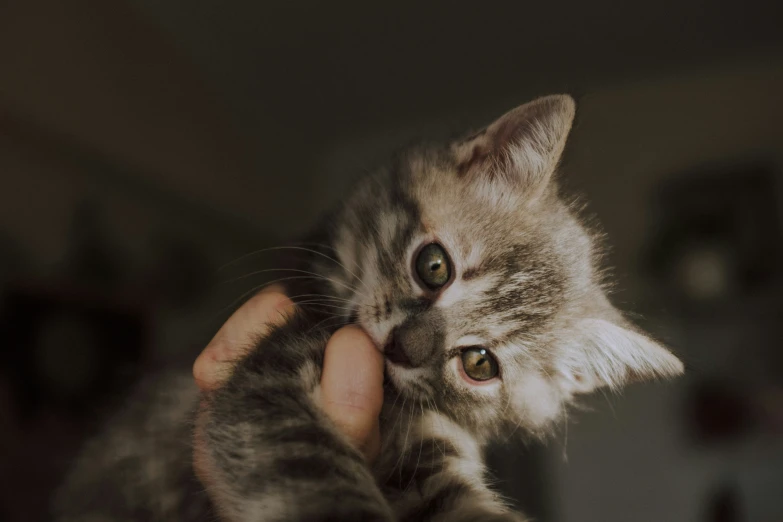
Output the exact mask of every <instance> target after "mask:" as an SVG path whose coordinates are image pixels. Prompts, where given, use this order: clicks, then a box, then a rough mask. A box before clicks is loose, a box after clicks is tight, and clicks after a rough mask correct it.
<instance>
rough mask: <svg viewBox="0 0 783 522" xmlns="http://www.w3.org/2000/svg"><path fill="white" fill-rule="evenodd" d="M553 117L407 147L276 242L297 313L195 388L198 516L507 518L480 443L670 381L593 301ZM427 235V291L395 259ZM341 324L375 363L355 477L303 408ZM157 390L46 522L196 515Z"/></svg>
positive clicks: (346, 448)
mask: <svg viewBox="0 0 783 522" xmlns="http://www.w3.org/2000/svg"><path fill="white" fill-rule="evenodd" d="M573 111H574V107H573V102H572V101H571V99H570V98H568V97H564V96H560V97H548V98H542V99H540V100H537V101H535V102H532V103H530V104H528V105H525V106H522V107H520V108H517V109H515V110H514V111H512V112H510V113H508V114H507V115H505V116H504V117H503V118H501V119H500V120H498V121H497V122H496V123H494V124H492V125H491V126H490V127H488V128H487V129H485V130H484V131H482V132H480V133H478V134H476V135H473V136H471V137H469V138H467V139H465V140H461V141H457V142H452V143H449V144H446V145H441V146H431V147H420V148H415V149H411V150H409V151H407V152H406V153H404V154H401V155H399V156H398V157H397V158H396V159H395V161H394V162H393V163H392V164H391V165H390V166H389V167H387V168H385V169H382V170H381V171H379V172H377V173H376V174H374V175H373V176H370V177H368V178H366V179H365V180H363V181H362V182H361V183H360V184H359V185H358V186H357V187H356V189H355V190H354V192H353V194H352V195H351V196H350V197H349V198H347V200H346V202H345V204H344V205H343V206H342V207H341V208H340V209H339V210H338V211H337V212H336V213H335V214H334V215H333V216H332V219H330V221H329V223H328V225H327V226H325V227H324V228H323V229H322V230H320V231H319V233H318V234H316V236H315V238H314V240H315V241H314V243H310V244H309V245H308V247H307V248H306V249H305V248H299V247H297V248H296V249H295V250H296V253H297V254H302V255H299V256H296V257H297V258H298V261H297V262H296V263H293V264H291V266H290V268H291V270H292V272H291V273H290V274H291V275H285V274H284V275H283V277H284V278H285V281H284V283H286V288H287V293H288V295H290V296H291V297H292V298H293V299H294V301H296V302H297V303H298V304H299V306H298V312H297V314H296V315H295V316H294V317H293V318H292V320H291V321H289V322H288V323H287V324H286V325H285V326H282V327H280V328H277V329H275V330H273V331H272V332H271V333H270V334H269V335H268V336H267V337H265V338H264V339H262V340H260V341H259V343H257V347H256V348H255V349H253V350H251V352H250V354H249V355H248V356H247V357H245V358H244V359H242V360H241V361H239V362H238V364H237V367H236V369H235V370H234V372H233V374H232V376H231V378H230V379H229V380H228V382H227V383H226V385H225V386H223V387H222V388H221V389H220V390H219V391H217V392H214V393H213V394H211V395H209V396H207V397H204V399H205V402H206V408H207V411H208V415H207V417H206V418H207V419H208V420H207V421H206V424H205V425H204V427H203V428H204V434H205V440H206V442H207V444H206V446H207V451H206V452H205V456H204V458H207V459H208V460H209V462H210V464H211V467H212V469H214V470H215V475H214V476H213V477H211V480H210V484H209V485H208V487H209V492H210V498H211V499H212V501H214V503H215V504H214V511H215V512H217V513H219V514H220V515H221V516H223V517H225V519H226V520H230V521H236V522H245V521H247V522H250V521H261V520H263V521H267V520H269V521H277V520H280V521H282V520H346V521H348V520H410V521H417V520H422V521H423V520H443V521H446V520H448V521H462V520H477V521H478V520H491V519H493V518H495V517H496V518H497V519H503V520H506V519H509V520H517V519H521V518H520V516H519V515H517V514H514V513H511V512H509V511H508V510H507V508H506V507H505V506H504V505H503V503H502V502H500V500H499V499H498V498H497V497H496V495H495V494H494V493H493V492H492V491H491V490H490V489H489V488H488V487H487V485H486V482H485V479H484V464H483V458H482V449H483V447H484V446H485V445H486V443H487V442H489V441H490V440H492V439H493V437H496V436H499V435H503V434H510V433H512V432H516V431H519V432H520V433H528V434H535V435H537V434H543V433H545V432H546V431H547V430H548V429H549V427H550V426H551V425H552V424H553V423H554V422H556V421H557V420H558V419H559V418H560V417H561V415H562V413H563V412H564V410H565V408H566V407H567V405H568V404H569V402H570V401H571V400H572V398H573V395H574V394H576V393H584V392H589V391H591V390H593V389H594V388H596V387H599V386H612V387H618V386H620V385H622V384H623V383H624V382H626V381H628V380H629V379H630V378H650V377H655V376H669V375H675V374H677V373H679V372H681V371H682V367H681V364H680V362H679V361H678V360H677V359H676V358H675V357H673V356H672V355H671V354H670V353H669V352H667V351H666V350H664V349H663V348H661V347H659V346H658V345H656V344H654V343H653V342H652V341H650V340H649V339H647V338H646V337H644V336H643V335H641V334H639V333H637V332H636V331H635V330H634V328H633V327H631V326H630V325H629V324H628V323H626V322H625V321H624V320H623V318H622V317H621V315H620V314H619V312H617V311H616V310H615V309H614V308H613V307H612V306H611V305H610V304H609V302H608V300H607V298H606V295H605V292H604V290H603V286H602V281H601V278H600V277H599V271H598V268H597V266H598V265H597V261H598V252H597V249H596V247H595V245H594V243H595V242H594V239H593V237H592V236H591V234H590V233H588V231H587V230H586V229H585V227H584V226H583V225H582V224H581V223H580V220H579V219H578V217H577V216H576V214H575V213H574V212H573V210H572V209H571V208H570V206H569V205H568V204H567V203H566V202H565V201H564V200H563V199H561V197H560V195H559V193H558V190H557V187H556V185H555V183H554V181H553V180H552V176H553V173H554V170H555V167H556V165H557V162H558V160H559V158H560V155H561V153H562V150H563V147H564V145H565V139H566V136H567V134H568V130H569V129H570V126H571V122H572V119H573ZM432 243H437V244H438V245H439V246H440V247H442V248H443V249H444V251H445V252H446V253H447V257H448V259H447V261H448V266H449V268H450V270H451V276H450V279H449V282H448V283H445V284H439V285H438V286H437V287H433V286H432V285H428V284H422V281H421V279H420V277H421V274H420V273H419V274H418V275H417V270H418V269H417V268H415V266H413V265H416V263H417V262H418V261H417V260H416V259H417V257H416V256H417V255H420V254H417V252H420V247H421V245H428V244H432ZM434 266H435V265H433V267H434ZM433 269H434V268H433ZM425 276H426V274H425ZM352 320H355V321H357V322H358V323H359V324H361V325H362V327H363V328H364V329H365V330H366V331H367V332H368V333H369V334H370V336H371V337H372V338H373V339H374V340H375V341H376V343H377V344H378V346H380V347H383V349H384V350H385V352H386V353H387V356H388V360H387V367H386V370H387V381H388V382H387V385H386V395H385V406H384V410H383V414H382V417H381V423H382V426H381V432H382V440H383V448H382V451H381V456H380V458H379V459H378V461H377V463H376V464H375V465H374V466H373V467H372V468H368V467H367V465H366V464H365V462H364V460H363V458H362V456H361V455H360V453H359V452H358V451H356V450H355V449H353V448H352V447H351V446H350V445H349V444H348V443H347V442H346V440H345V439H344V437H343V436H342V435H341V433H340V432H339V431H338V430H337V429H336V428H335V427H334V426H333V424H332V423H331V422H330V421H329V420H328V419H327V418H326V416H325V414H324V413H323V412H322V411H321V409H320V407H319V384H318V383H319V380H320V371H321V365H322V360H323V350H324V346H325V343H326V340H327V339H328V337H329V335H330V333H332V332H333V331H334V330H335V329H336V328H337V327H338V326H340V325H341V324H345V323H346V322H349V321H352ZM477 346H480V347H482V348H485V349H486V350H488V351H489V352H490V353H491V357H492V360H493V361H496V362H497V365H498V367H499V371H498V372H496V373H497V375H493V376H492V378H490V379H487V380H486V381H476V380H475V379H474V378H472V377H470V376H468V374H467V373H466V367H465V364H466V363H465V362H464V361H463V359H461V357H462V354H464V352H465V350H468V349H473V347H477ZM393 352H394V353H393ZM160 389H161V390H162V391H163V395H162V396H158V397H159V398H155V399H148V400H147V401H145V403H141V406H136V407H135V408H131V409H130V410H129V411H128V412H124V413H123V414H122V415H121V416H120V418H118V419H116V420H115V421H114V422H111V423H110V424H109V425H108V427H107V433H106V434H104V435H102V436H101V437H98V438H97V439H96V440H95V441H94V442H93V443H92V445H91V446H88V447H87V449H86V450H85V452H84V453H83V454H82V457H81V459H80V461H79V462H78V463H77V466H76V468H75V470H74V472H73V474H72V476H71V478H70V480H69V481H68V482H67V484H66V486H65V487H64V488H63V489H62V490H61V492H60V495H59V496H58V501H57V503H56V506H57V507H56V510H57V513H58V515H59V517H60V518H59V520H60V521H61V522H65V521H76V520H78V521H86V520H106V519H107V518H108V519H109V520H117V521H126V520H128V521H129V520H184V521H186V522H188V521H191V520H193V521H196V520H208V519H210V517H213V515H214V513H213V511H212V510H213V508H212V506H211V504H210V503H209V502H208V501H207V499H206V495H205V494H204V492H203V491H200V490H199V484H198V482H197V481H196V479H195V478H194V477H193V474H192V470H191V459H190V455H191V454H190V447H189V445H188V443H189V441H190V429H191V422H190V419H191V415H192V412H193V410H194V409H195V406H196V403H197V400H198V398H197V394H196V391H195V386H194V385H193V384H192V383H190V382H189V379H187V377H183V378H181V379H180V380H179V381H177V382H176V383H174V384H172V383H167V384H163V385H162V386H161V387H160ZM160 397H169V398H170V399H169V400H165V399H163V398H160ZM88 513H91V514H92V515H93V516H94V518H90V515H88ZM98 514H100V516H99V515H98Z"/></svg>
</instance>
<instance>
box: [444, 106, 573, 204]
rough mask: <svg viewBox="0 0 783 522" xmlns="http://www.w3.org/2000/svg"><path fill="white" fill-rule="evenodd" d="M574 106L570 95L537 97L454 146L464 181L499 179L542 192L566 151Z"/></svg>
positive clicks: (458, 167) (458, 169)
mask: <svg viewBox="0 0 783 522" xmlns="http://www.w3.org/2000/svg"><path fill="white" fill-rule="evenodd" d="M575 113H576V103H575V102H574V99H573V98H571V97H570V96H568V95H565V94H561V95H553V96H545V97H543V98H538V99H537V100H534V101H532V102H530V103H527V104H525V105H521V106H519V107H517V108H516V109H513V110H511V111H509V112H507V113H506V114H504V115H503V116H501V117H500V118H499V119H498V120H496V121H495V122H494V123H492V124H491V125H490V126H489V127H487V128H486V129H484V130H482V131H481V132H479V133H477V134H474V135H473V136H470V137H469V138H467V139H464V140H462V141H458V142H456V143H454V144H453V145H452V150H453V152H454V155H455V157H456V160H457V172H458V174H459V175H460V176H462V177H481V176H488V177H494V178H503V179H505V180H507V181H509V182H512V183H514V184H516V185H520V186H521V187H523V188H525V189H527V190H532V191H534V192H536V193H540V192H541V191H542V190H543V188H545V187H546V185H547V184H548V183H549V180H550V178H551V177H552V174H553V173H554V171H555V168H556V167H557V163H558V162H559V161H560V157H561V156H562V154H563V149H564V148H565V144H566V139H567V138H568V133H569V131H570V130H571V125H572V124H573V121H574V115H575Z"/></svg>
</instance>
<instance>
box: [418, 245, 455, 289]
mask: <svg viewBox="0 0 783 522" xmlns="http://www.w3.org/2000/svg"><path fill="white" fill-rule="evenodd" d="M416 275H418V276H419V279H420V280H421V282H422V283H424V284H425V285H426V286H427V288H429V289H430V290H435V289H437V288H440V287H442V286H443V285H445V284H446V283H448V282H449V279H450V278H451V266H450V265H449V256H448V255H447V254H446V251H445V250H444V249H443V247H442V246H440V245H439V244H437V243H430V244H429V245H427V246H425V247H424V248H422V249H421V251H420V252H419V255H418V257H417V258H416Z"/></svg>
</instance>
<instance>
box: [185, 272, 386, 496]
mask: <svg viewBox="0 0 783 522" xmlns="http://www.w3.org/2000/svg"><path fill="white" fill-rule="evenodd" d="M294 309H295V306H294V304H293V303H292V301H291V300H290V299H289V298H288V297H286V296H285V295H284V294H283V293H282V291H281V289H280V288H279V287H270V288H267V289H265V290H264V291H262V292H260V293H259V294H257V295H256V296H254V297H253V298H252V299H250V300H249V301H248V302H246V303H245V304H244V305H242V307H241V308H239V309H238V310H237V311H236V312H235V313H234V314H233V315H232V316H231V317H230V318H229V319H228V321H226V323H225V324H224V325H223V326H222V327H221V328H220V330H219V331H218V333H217V334H216V335H215V337H214V338H213V339H212V340H211V341H210V342H209V344H208V345H207V347H206V348H205V349H204V351H203V352H201V354H200V355H199V356H198V358H197V359H196V362H195V363H194V365H193V377H194V378H195V380H196V384H197V385H198V387H199V388H200V389H201V390H202V391H210V390H215V389H217V388H219V387H220V386H221V384H223V383H224V382H225V381H226V379H228V377H229V376H230V375H231V371H232V370H233V367H234V362H235V361H237V360H238V359H240V358H241V357H242V355H243V354H244V353H245V351H246V350H248V349H250V348H251V347H252V340H253V339H256V338H258V336H259V335H264V334H265V333H266V332H267V331H268V330H269V328H270V326H273V325H279V324H282V323H284V322H285V321H286V318H287V317H288V316H290V314H291V313H293V312H294ZM382 403H383V356H382V355H381V353H380V352H379V351H378V350H377V349H376V348H375V346H374V345H373V343H372V341H371V340H370V338H369V337H368V336H367V334H365V333H364V332H363V331H362V330H361V329H359V328H357V327H355V326H346V327H344V328H341V329H340V330H338V331H337V332H335V334H334V335H333V336H332V338H331V339H330V340H329V342H328V343H327V346H326V353H325V355H324V367H323V372H322V375H321V405H322V407H323V409H324V410H325V411H326V413H327V415H329V417H330V418H331V419H332V420H333V421H334V423H335V424H336V425H337V426H338V427H339V428H340V430H341V431H342V432H343V433H344V434H345V435H346V436H347V437H348V439H349V440H350V441H351V442H352V443H353V444H354V446H355V447H356V448H358V449H360V450H361V451H362V452H363V453H364V455H365V458H366V459H367V461H368V462H370V463H372V462H373V461H374V460H375V458H376V457H377V456H378V453H379V451H380V442H381V439H380V425H379V422H378V416H379V415H380V412H381V405H382ZM204 415H205V413H204V410H203V408H202V411H201V412H200V413H199V418H198V421H197V422H196V429H195V432H194V445H193V465H194V469H195V471H196V474H197V475H198V477H199V479H200V480H201V481H202V483H204V484H205V485H208V484H209V482H210V476H211V472H210V471H211V470H210V469H209V464H208V462H209V459H206V458H204V457H205V453H204V452H205V447H204V441H203V438H202V436H201V435H202V431H201V427H202V426H203V421H204Z"/></svg>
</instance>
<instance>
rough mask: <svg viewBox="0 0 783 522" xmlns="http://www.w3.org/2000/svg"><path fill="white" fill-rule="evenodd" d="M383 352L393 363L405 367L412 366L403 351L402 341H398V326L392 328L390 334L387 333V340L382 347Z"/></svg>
mask: <svg viewBox="0 0 783 522" xmlns="http://www.w3.org/2000/svg"><path fill="white" fill-rule="evenodd" d="M383 353H384V355H386V358H387V359H389V360H390V361H391V362H393V363H396V364H399V365H401V366H406V367H410V366H412V365H411V361H410V359H408V355H407V354H406V353H405V350H404V348H403V346H402V343H401V342H400V339H399V328H395V329H394V330H392V332H391V334H389V340H388V342H387V343H386V346H385V347H384V348H383Z"/></svg>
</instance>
